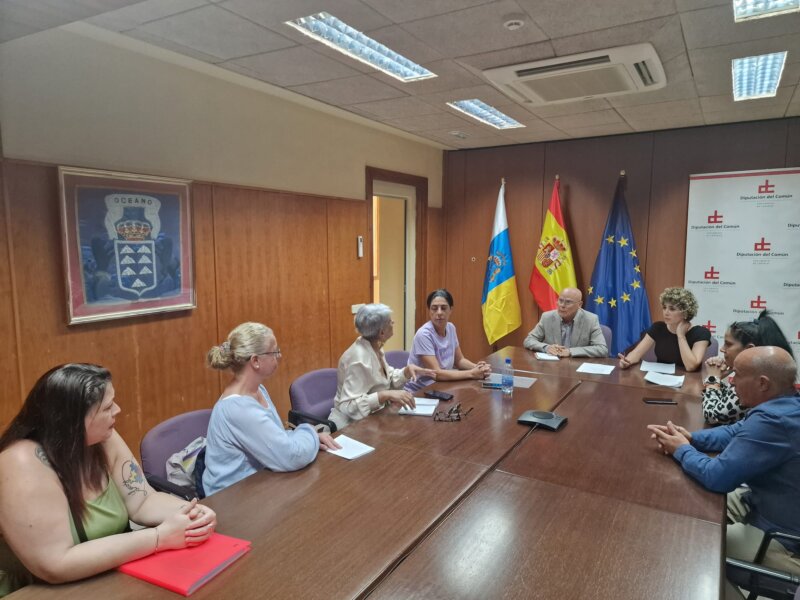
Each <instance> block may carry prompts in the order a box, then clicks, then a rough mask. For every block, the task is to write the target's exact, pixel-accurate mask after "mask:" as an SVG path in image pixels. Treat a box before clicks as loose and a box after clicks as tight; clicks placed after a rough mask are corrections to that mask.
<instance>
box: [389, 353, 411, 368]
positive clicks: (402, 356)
mask: <svg viewBox="0 0 800 600" xmlns="http://www.w3.org/2000/svg"><path fill="white" fill-rule="evenodd" d="M384 356H385V357H386V362H387V364H388V365H389V366H390V367H394V368H395V369H405V368H406V365H407V364H408V352H406V351H405V350H389V351H388V352H386V353H384Z"/></svg>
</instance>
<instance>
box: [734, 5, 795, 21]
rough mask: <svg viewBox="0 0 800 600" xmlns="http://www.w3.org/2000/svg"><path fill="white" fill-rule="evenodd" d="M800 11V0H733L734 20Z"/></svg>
mask: <svg viewBox="0 0 800 600" xmlns="http://www.w3.org/2000/svg"><path fill="white" fill-rule="evenodd" d="M797 11H800V0H733V20H734V21H736V22H737V23H738V22H739V21H747V20H748V19H760V18H762V17H775V16H778V15H784V14H786V13H790V12H797Z"/></svg>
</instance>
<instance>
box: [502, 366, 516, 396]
mask: <svg viewBox="0 0 800 600" xmlns="http://www.w3.org/2000/svg"><path fill="white" fill-rule="evenodd" d="M500 388H501V389H502V390H503V394H505V395H506V396H510V395H511V394H513V393H514V367H512V366H511V359H510V358H507V359H506V364H505V365H504V366H503V377H502V379H501V383H500Z"/></svg>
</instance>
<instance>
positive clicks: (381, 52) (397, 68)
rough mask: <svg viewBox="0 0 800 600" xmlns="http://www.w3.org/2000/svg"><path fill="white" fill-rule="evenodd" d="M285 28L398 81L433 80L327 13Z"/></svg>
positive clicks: (424, 69)
mask: <svg viewBox="0 0 800 600" xmlns="http://www.w3.org/2000/svg"><path fill="white" fill-rule="evenodd" d="M286 24H287V25H289V26H291V27H294V28H295V29H297V30H298V31H300V33H303V34H305V35H307V36H309V37H312V38H314V39H315V40H317V41H319V42H322V43H323V44H325V45H326V46H330V47H331V48H333V49H334V50H338V51H339V52H342V53H343V54H346V55H347V56H349V57H350V58H355V59H356V60H358V61H361V62H363V63H365V64H367V65H369V66H371V67H374V68H376V69H378V70H379V71H383V72H384V73H386V74H387V75H390V76H392V77H394V78H395V79H399V80H400V81H405V82H408V81H417V80H419V79H429V78H431V77H436V73H432V72H431V71H429V70H428V69H426V68H425V67H422V66H420V65H418V64H417V63H415V62H413V61H411V60H409V59H407V58H406V57H405V56H402V55H400V54H398V53H397V52H395V51H394V50H391V49H389V48H387V47H386V46H384V45H383V44H381V43H379V42H376V41H375V40H373V39H372V38H371V37H368V36H366V35H364V34H363V33H361V32H360V31H358V30H357V29H353V28H352V27H350V26H349V25H348V24H347V23H345V22H344V21H340V20H339V19H337V18H336V17H334V16H333V15H331V14H329V13H326V12H321V13H317V14H315V15H309V16H308V17H301V18H299V19H294V20H293V21H286Z"/></svg>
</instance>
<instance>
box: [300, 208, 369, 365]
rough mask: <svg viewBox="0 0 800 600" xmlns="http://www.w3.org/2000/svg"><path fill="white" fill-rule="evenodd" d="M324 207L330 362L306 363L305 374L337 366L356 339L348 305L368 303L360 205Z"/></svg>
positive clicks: (366, 245) (366, 246) (364, 233)
mask: <svg viewBox="0 0 800 600" xmlns="http://www.w3.org/2000/svg"><path fill="white" fill-rule="evenodd" d="M327 208H328V220H327V228H328V248H327V257H328V287H329V290H330V291H329V293H330V299H329V303H328V312H327V315H328V318H329V319H330V331H331V333H330V360H329V361H328V362H326V363H320V364H316V365H314V364H309V365H307V369H306V370H308V371H310V370H312V369H321V368H324V367H335V366H336V365H337V364H338V362H339V357H340V356H341V355H342V354H343V353H344V351H345V350H347V348H349V347H350V345H351V344H352V343H353V341H354V340H355V339H356V337H357V336H358V333H357V332H356V328H355V326H354V325H353V313H352V305H354V304H361V303H369V302H371V297H370V279H371V277H372V268H371V265H372V257H371V255H370V248H371V247H372V244H369V243H367V238H368V235H369V233H368V231H369V225H368V223H367V213H366V211H365V210H364V202H360V201H357V200H334V199H329V200H328V201H327ZM359 235H361V236H364V242H365V243H364V257H363V258H358V257H357V256H356V252H357V245H356V244H357V242H356V238H357V236H359Z"/></svg>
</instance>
